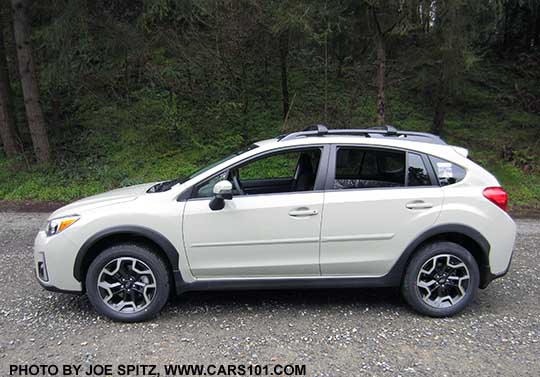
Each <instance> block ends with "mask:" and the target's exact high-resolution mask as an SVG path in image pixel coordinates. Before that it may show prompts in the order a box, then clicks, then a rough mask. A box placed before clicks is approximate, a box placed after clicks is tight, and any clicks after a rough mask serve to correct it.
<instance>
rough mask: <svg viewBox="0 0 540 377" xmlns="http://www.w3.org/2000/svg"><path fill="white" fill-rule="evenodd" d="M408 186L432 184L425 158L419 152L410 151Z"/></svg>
mask: <svg viewBox="0 0 540 377" xmlns="http://www.w3.org/2000/svg"><path fill="white" fill-rule="evenodd" d="M407 186H431V181H430V179H429V174H428V171H427V169H426V165H425V164H424V160H423V159H422V156H420V155H419V154H417V153H412V152H409V161H408V166H407Z"/></svg>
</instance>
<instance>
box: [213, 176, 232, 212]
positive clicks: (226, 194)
mask: <svg viewBox="0 0 540 377" xmlns="http://www.w3.org/2000/svg"><path fill="white" fill-rule="evenodd" d="M213 192H214V198H212V200H211V201H210V204H209V206H210V209H211V210H212V211H219V210H220V209H223V207H225V200H231V199H232V196H233V195H232V183H231V182H229V181H227V180H223V181H219V182H218V183H216V184H215V185H214V189H213Z"/></svg>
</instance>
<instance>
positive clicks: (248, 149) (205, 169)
mask: <svg viewBox="0 0 540 377" xmlns="http://www.w3.org/2000/svg"><path fill="white" fill-rule="evenodd" d="M257 147H258V145H257V144H251V145H250V146H248V147H246V148H243V149H240V150H239V151H236V152H234V153H233V154H231V155H229V156H227V157H224V158H222V159H220V160H217V161H215V162H212V163H211V164H210V165H208V166H205V167H203V168H201V169H199V170H196V171H195V172H194V173H193V174H191V175H190V176H189V179H191V178H195V177H196V176H198V175H199V174H202V173H204V172H205V171H208V170H210V169H212V168H213V167H216V166H218V165H219V164H221V163H223V162H225V161H227V160H230V159H231V158H233V157H236V156H240V155H241V154H242V153H246V152H247V151H250V150H252V149H255V148H257Z"/></svg>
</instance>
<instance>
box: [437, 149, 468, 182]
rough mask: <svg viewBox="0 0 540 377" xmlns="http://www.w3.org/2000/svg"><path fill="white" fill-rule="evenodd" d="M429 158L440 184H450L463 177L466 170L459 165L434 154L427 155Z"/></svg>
mask: <svg viewBox="0 0 540 377" xmlns="http://www.w3.org/2000/svg"><path fill="white" fill-rule="evenodd" d="M429 159H430V160H431V164H432V165H433V168H434V169H435V173H436V174H437V178H438V179H439V183H440V184H441V186H448V185H452V184H454V183H457V182H459V181H461V180H463V178H465V174H466V171H465V169H463V168H462V167H461V166H458V165H456V164H454V163H452V162H450V161H446V160H443V159H442V158H438V157H434V156H429Z"/></svg>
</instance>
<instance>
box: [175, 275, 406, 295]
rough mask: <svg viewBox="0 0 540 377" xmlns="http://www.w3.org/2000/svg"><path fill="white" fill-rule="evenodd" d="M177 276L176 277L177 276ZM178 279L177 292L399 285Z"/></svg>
mask: <svg viewBox="0 0 540 377" xmlns="http://www.w3.org/2000/svg"><path fill="white" fill-rule="evenodd" d="M175 278H176V277H175ZM175 280H176V292H177V294H181V293H184V292H190V291H225V290H263V289H264V290H266V289H269V290H274V289H276V290H277V289H327V288H382V287H398V286H399V279H394V278H393V277H392V276H383V277H378V278H324V277H321V278H306V279H302V278H299V279H231V280H212V281H194V282H192V283H186V282H184V281H180V280H179V279H177V278H176V279H175Z"/></svg>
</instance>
